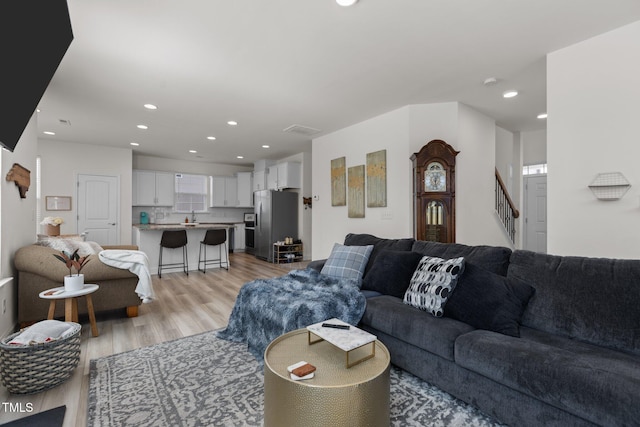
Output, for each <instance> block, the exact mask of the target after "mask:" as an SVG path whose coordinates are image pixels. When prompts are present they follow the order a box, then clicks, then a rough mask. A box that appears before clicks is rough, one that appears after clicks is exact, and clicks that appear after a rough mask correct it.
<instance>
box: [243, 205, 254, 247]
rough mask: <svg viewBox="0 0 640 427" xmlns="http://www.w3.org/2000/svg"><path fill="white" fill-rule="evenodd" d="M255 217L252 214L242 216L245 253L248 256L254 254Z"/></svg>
mask: <svg viewBox="0 0 640 427" xmlns="http://www.w3.org/2000/svg"><path fill="white" fill-rule="evenodd" d="M255 218H256V215H255V214H254V213H245V214H244V229H245V232H244V246H245V250H244V251H245V252H246V253H248V254H255V240H254V236H255V226H256V221H255Z"/></svg>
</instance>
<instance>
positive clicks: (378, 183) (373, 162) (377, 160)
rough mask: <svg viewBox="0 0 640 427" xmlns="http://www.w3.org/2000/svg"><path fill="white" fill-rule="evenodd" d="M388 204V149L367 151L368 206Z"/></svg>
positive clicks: (376, 206)
mask: <svg viewBox="0 0 640 427" xmlns="http://www.w3.org/2000/svg"><path fill="white" fill-rule="evenodd" d="M385 206H387V150H380V151H376V152H373V153H367V207H369V208H379V207H385Z"/></svg>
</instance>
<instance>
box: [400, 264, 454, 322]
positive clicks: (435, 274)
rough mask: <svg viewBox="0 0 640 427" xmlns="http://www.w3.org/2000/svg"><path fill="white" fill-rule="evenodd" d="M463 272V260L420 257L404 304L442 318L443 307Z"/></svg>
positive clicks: (405, 295)
mask: <svg viewBox="0 0 640 427" xmlns="http://www.w3.org/2000/svg"><path fill="white" fill-rule="evenodd" d="M463 271H464V258H454V259H448V260H444V259H442V258H437V257H429V256H424V257H422V259H421V260H420V263H419V264H418V268H416V271H415V272H414V273H413V276H412V277H411V282H410V283H409V289H407V292H405V294H404V303H405V304H409V305H411V306H413V307H416V308H419V309H421V310H425V311H428V312H429V313H431V314H432V315H434V316H436V317H442V315H443V313H444V306H445V304H446V303H447V300H448V299H449V296H450V295H451V293H452V292H453V291H454V289H455V287H456V283H457V281H458V277H460V275H461V274H462V273H463Z"/></svg>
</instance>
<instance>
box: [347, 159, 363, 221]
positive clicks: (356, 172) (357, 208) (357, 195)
mask: <svg viewBox="0 0 640 427" xmlns="http://www.w3.org/2000/svg"><path fill="white" fill-rule="evenodd" d="M348 175H349V177H348V186H349V205H348V212H349V214H348V217H349V218H364V165H360V166H353V167H350V168H349V169H348Z"/></svg>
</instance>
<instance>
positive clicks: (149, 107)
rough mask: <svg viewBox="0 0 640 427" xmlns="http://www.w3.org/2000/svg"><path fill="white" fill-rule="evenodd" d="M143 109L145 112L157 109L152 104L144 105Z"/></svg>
mask: <svg viewBox="0 0 640 427" xmlns="http://www.w3.org/2000/svg"><path fill="white" fill-rule="evenodd" d="M144 108H146V109H147V110H157V109H158V107H156V106H155V105H153V104H144Z"/></svg>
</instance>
